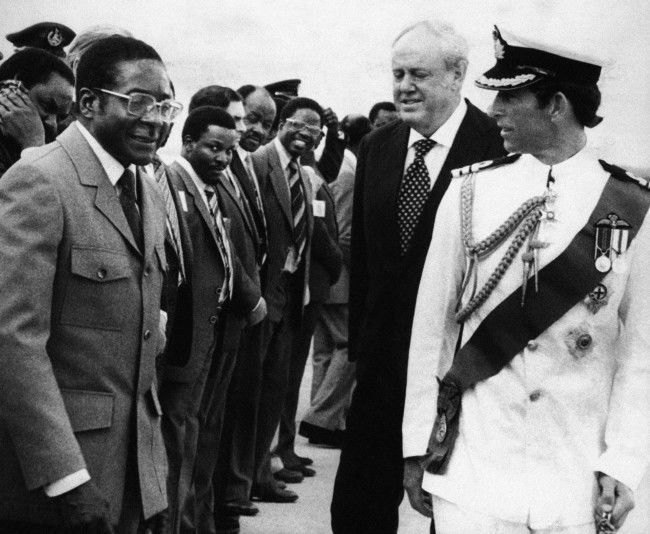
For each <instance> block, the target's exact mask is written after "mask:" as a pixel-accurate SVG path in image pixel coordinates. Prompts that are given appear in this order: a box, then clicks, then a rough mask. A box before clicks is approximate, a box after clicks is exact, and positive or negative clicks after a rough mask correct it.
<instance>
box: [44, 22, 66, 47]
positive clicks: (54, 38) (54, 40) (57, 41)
mask: <svg viewBox="0 0 650 534" xmlns="http://www.w3.org/2000/svg"><path fill="white" fill-rule="evenodd" d="M47 42H48V44H49V45H50V46H53V47H57V46H60V45H61V43H62V42H63V35H61V30H59V28H57V27H55V28H54V29H53V30H51V31H50V32H49V33H48V34H47Z"/></svg>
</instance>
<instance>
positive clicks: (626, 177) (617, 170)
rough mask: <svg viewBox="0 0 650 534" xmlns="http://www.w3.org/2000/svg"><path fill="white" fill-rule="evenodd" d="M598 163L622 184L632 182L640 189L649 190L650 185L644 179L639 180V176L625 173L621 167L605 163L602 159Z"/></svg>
mask: <svg viewBox="0 0 650 534" xmlns="http://www.w3.org/2000/svg"><path fill="white" fill-rule="evenodd" d="M598 163H600V164H601V165H602V167H603V169H605V170H606V171H607V172H608V173H609V174H611V175H612V176H613V177H614V178H618V179H619V180H623V181H624V182H634V183H635V184H637V185H638V186H639V187H642V188H643V189H648V190H650V183H649V182H648V180H646V179H645V178H641V177H640V176H636V175H635V174H632V173H631V172H628V171H626V170H625V169H623V168H622V167H618V166H616V165H612V164H611V163H607V162H606V161H604V160H602V159H599V160H598Z"/></svg>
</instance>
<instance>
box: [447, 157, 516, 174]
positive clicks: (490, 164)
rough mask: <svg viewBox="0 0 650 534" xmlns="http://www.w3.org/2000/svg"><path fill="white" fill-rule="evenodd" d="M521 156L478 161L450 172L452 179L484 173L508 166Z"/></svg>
mask: <svg viewBox="0 0 650 534" xmlns="http://www.w3.org/2000/svg"><path fill="white" fill-rule="evenodd" d="M520 156H521V154H508V155H507V156H503V157H501V158H497V159H489V160H487V161H479V162H478V163H472V164H471V165H465V166H464V167H460V168H458V169H454V170H453V171H451V177H452V178H459V177H460V176H467V175H468V174H472V173H474V172H478V171H484V170H485V169H493V168H495V167H501V166H502V165H508V164H509V163H513V162H515V161H517V160H518V159H519V158H520Z"/></svg>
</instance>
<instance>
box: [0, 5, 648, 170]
mask: <svg viewBox="0 0 650 534" xmlns="http://www.w3.org/2000/svg"><path fill="white" fill-rule="evenodd" d="M0 5H3V7H4V9H2V13H3V16H2V21H1V22H0V35H2V36H4V35H6V34H7V33H10V32H13V31H16V30H18V29H22V28H24V27H26V26H27V25H30V24H33V23H35V22H40V21H44V20H51V21H56V22H61V23H63V24H66V25H68V26H70V27H71V28H72V29H74V30H75V31H77V32H80V31H83V30H84V29H85V28H87V27H89V26H92V25H96V24H115V25H118V26H122V27H124V28H127V29H129V30H130V31H131V32H132V33H133V34H134V35H135V36H136V37H138V38H140V39H142V40H144V41H146V42H148V43H150V44H151V45H153V46H154V47H155V48H156V49H157V50H158V52H159V53H160V55H161V56H162V57H163V59H164V60H165V61H166V63H167V65H168V68H169V72H170V75H171V77H172V79H173V81H174V84H175V86H176V89H177V97H178V99H179V100H180V101H181V102H183V103H185V104H187V102H188V101H189V98H190V97H191V95H192V94H193V93H194V92H195V91H196V90H197V89H199V88H200V87H203V86H205V85H208V84H215V83H216V84H220V85H227V86H230V87H233V88H237V87H239V86H240V85H243V84H244V83H254V84H261V85H264V84H266V83H270V82H273V81H277V80H281V79H285V78H300V79H302V84H301V86H300V94H301V95H304V96H309V97H312V98H315V99H316V100H318V101H319V102H320V103H321V104H322V105H323V106H330V107H332V108H333V109H334V110H335V111H336V112H337V114H338V115H339V118H342V117H343V116H344V115H346V114H348V113H351V112H357V113H364V114H367V113H368V111H369V109H370V107H371V106H372V104H373V103H375V102H377V101H379V100H391V99H392V92H391V72H390V45H391V42H392V40H393V38H394V36H395V35H396V34H397V33H398V32H399V31H400V29H401V28H402V27H403V26H405V25H406V24H409V23H411V22H415V21H417V20H420V19H422V18H427V17H441V18H444V19H446V20H448V21H450V22H452V23H453V24H454V25H456V27H457V28H458V29H459V30H460V31H461V32H462V33H463V34H464V35H465V36H466V37H467V39H468V41H469V43H470V66H469V72H468V76H467V79H466V82H465V90H464V92H465V95H466V96H467V97H468V98H470V99H471V100H472V101H473V102H474V103H475V104H477V105H478V106H479V107H480V108H482V109H485V108H486V107H487V105H488V104H489V103H490V101H491V99H492V98H493V96H494V93H493V92H492V91H485V90H480V89H478V88H476V87H474V85H473V80H474V79H475V78H476V77H477V76H478V75H479V74H481V73H482V72H483V71H484V70H486V69H488V68H490V67H491V66H492V64H493V63H494V55H493V44H492V37H491V30H492V24H494V23H497V24H501V25H504V26H505V27H509V28H511V29H513V30H515V29H516V30H518V31H520V32H522V33H524V34H526V35H528V36H530V37H531V38H532V37H533V36H542V38H543V39H545V40H548V41H552V42H557V43H562V45H563V46H565V47H568V48H577V49H579V50H581V51H582V52H584V53H587V54H589V55H591V56H598V57H602V58H603V59H604V60H605V61H606V68H605V69H604V71H603V75H602V77H601V83H600V87H601V90H602V92H603V105H602V107H601V112H600V114H601V115H602V116H604V117H605V120H604V121H603V123H602V124H601V125H600V126H598V127H597V128H595V129H594V130H590V131H589V134H590V139H591V149H592V150H593V152H594V153H595V154H596V155H597V156H598V157H601V158H604V159H607V160H609V161H611V162H614V163H618V164H620V165H623V166H627V167H628V168H631V169H634V170H637V171H639V172H641V173H643V174H644V175H646V176H650V150H649V147H650V120H649V117H648V111H649V110H650V92H649V91H648V81H650V61H649V60H648V57H649V54H648V50H649V49H650V3H648V2H647V0H618V1H614V0H579V1H578V0H573V1H570V0H564V1H560V0H492V1H489V0H484V1H480V0H465V1H463V0H455V1H454V0H437V1H433V0H375V1H371V0H347V1H343V0H267V1H263V0H248V1H242V0H194V1H192V2H178V1H172V0H156V1H150V0H104V1H101V2H100V1H95V0H88V1H79V0H68V1H55V0H14V1H11V2H10V1H9V0H1V4H0ZM0 51H2V53H3V54H4V55H5V57H6V56H7V55H9V54H10V53H11V52H12V46H11V44H10V43H9V42H8V41H6V40H2V41H1V42H0ZM183 120H184V115H183V116H181V118H180V119H179V121H178V122H179V123H178V124H177V126H176V128H175V131H174V132H173V134H172V138H171V139H170V142H169V144H168V146H167V147H166V149H165V151H166V152H167V153H168V154H176V153H178V151H179V148H180V134H179V132H180V129H181V126H182V121H183Z"/></svg>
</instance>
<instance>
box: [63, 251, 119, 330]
mask: <svg viewBox="0 0 650 534" xmlns="http://www.w3.org/2000/svg"><path fill="white" fill-rule="evenodd" d="M70 262H71V263H70V272H71V276H70V280H69V281H68V285H67V288H66V294H65V297H64V301H63V307H62V310H61V323H62V324H69V325H74V326H84V327H90V328H99V329H102V330H121V328H122V324H123V322H124V320H125V315H126V314H124V312H123V310H124V308H125V306H128V302H129V277H130V276H131V274H132V273H131V271H132V268H131V265H130V263H129V257H128V256H127V255H126V254H123V253H121V252H118V251H113V250H106V249H100V248H92V247H78V246H73V247H72V250H71V253H70ZM131 298H132V297H131Z"/></svg>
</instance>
